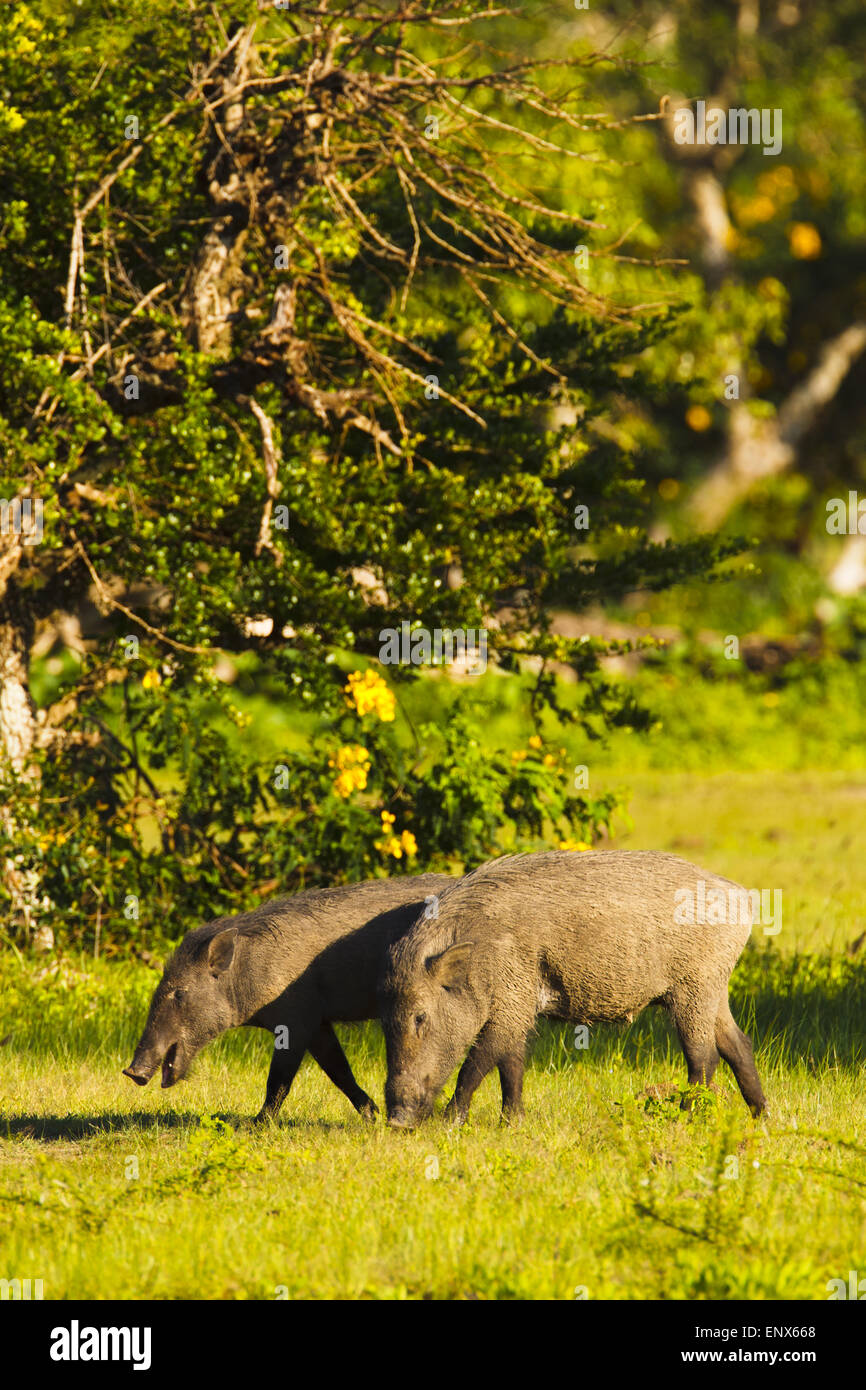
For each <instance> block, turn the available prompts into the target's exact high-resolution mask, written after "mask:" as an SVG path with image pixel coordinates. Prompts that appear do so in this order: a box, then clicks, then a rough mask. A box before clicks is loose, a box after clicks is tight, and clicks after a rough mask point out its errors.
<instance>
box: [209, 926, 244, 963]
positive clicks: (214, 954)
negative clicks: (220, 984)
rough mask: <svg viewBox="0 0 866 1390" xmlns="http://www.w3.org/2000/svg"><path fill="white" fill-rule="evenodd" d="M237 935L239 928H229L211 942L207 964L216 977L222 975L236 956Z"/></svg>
mask: <svg viewBox="0 0 866 1390" xmlns="http://www.w3.org/2000/svg"><path fill="white" fill-rule="evenodd" d="M237 934H238V929H237V927H228V928H227V929H226V930H225V931H221V932H218V933H217V935H216V936H215V937H214V938H213V940H212V941H211V943H210V946H209V947H208V952H207V964H208V969H209V970H212V971H213V973H214V974H215V975H221V974H222V973H223V971H224V970H228V968H229V966H230V965H231V963H232V960H233V959H234V954H235V937H236V936H237Z"/></svg>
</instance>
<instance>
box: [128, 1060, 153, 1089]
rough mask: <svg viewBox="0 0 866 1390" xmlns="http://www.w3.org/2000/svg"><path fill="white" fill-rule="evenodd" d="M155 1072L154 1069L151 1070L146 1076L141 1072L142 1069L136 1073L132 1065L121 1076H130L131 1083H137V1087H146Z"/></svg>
mask: <svg viewBox="0 0 866 1390" xmlns="http://www.w3.org/2000/svg"><path fill="white" fill-rule="evenodd" d="M153 1070H154V1069H153V1068H151V1070H150V1071H149V1072H148V1073H147V1074H146V1075H145V1073H144V1072H143V1071H141V1070H140V1069H139V1070H138V1071H136V1070H135V1068H134V1066H132V1065H130V1066H128V1067H124V1068H123V1072H122V1073H121V1074H122V1075H123V1076H128V1077H129V1079H130V1081H134V1082H135V1084H136V1086H146V1085H147V1083H148V1081H149V1080H150V1078H151V1077H152V1076H153Z"/></svg>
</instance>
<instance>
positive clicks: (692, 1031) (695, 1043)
mask: <svg viewBox="0 0 866 1390" xmlns="http://www.w3.org/2000/svg"><path fill="white" fill-rule="evenodd" d="M670 1012H671V1016H672V1018H673V1021H674V1025H675V1027H676V1030H677V1033H678V1034H679V1039H680V1043H681V1045H682V1049H683V1052H684V1053H685V1058H686V1065H687V1066H688V1069H689V1085H690V1086H702V1085H703V1086H709V1084H710V1082H711V1081H712V1079H713V1076H714V1075H715V1071H716V1067H717V1066H718V1065H719V1054H718V1051H717V1049H716V1042H715V1037H714V1031H713V1030H714V1025H715V1014H716V1009H715V1007H714V1005H711V1006H710V1007H709V1008H704V1007H703V1005H696V1003H695V1000H694V999H693V998H690V999H688V1000H687V1001H685V1002H684V1004H683V1005H679V1006H678V1003H677V1002H676V1001H674V1002H673V1003H672V1004H671V1006H670ZM708 1019H710V1020H712V1022H709V1023H708V1022H707V1020H708ZM682 1108H683V1110H691V1108H692V1101H691V1097H690V1096H684V1097H683V1102H682Z"/></svg>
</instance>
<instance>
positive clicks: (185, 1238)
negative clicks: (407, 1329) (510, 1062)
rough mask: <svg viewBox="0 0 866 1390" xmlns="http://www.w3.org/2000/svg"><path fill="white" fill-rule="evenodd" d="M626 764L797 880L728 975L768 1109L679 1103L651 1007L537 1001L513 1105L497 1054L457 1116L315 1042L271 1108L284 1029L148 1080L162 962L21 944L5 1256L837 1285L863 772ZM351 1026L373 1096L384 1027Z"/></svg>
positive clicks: (199, 1267)
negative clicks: (140, 1060)
mask: <svg viewBox="0 0 866 1390" xmlns="http://www.w3.org/2000/svg"><path fill="white" fill-rule="evenodd" d="M612 777H613V778H614V779H615V780H622V775H621V774H612ZM628 780H629V781H630V784H631V787H632V791H633V800H632V813H633V819H634V825H633V829H631V830H630V831H629V832H628V833H627V834H625V835H624V836H623V838H622V840H621V841H620V843H621V844H622V845H623V846H625V847H630V848H645V847H653V848H663V849H673V850H676V851H677V852H679V853H682V854H683V855H685V856H686V857H689V858H692V859H694V860H695V861H696V862H697V863H699V864H703V865H705V866H706V867H708V868H711V869H714V870H717V871H719V872H722V873H725V874H730V875H732V876H734V877H736V878H738V879H739V880H740V881H741V882H743V883H745V884H746V886H748V887H759V888H777V887H778V888H781V889H782V891H783V895H784V899H783V901H784V917H783V925H782V930H781V931H780V932H779V933H778V934H776V935H774V936H772V937H769V938H766V939H764V940H761V939H760V938H758V939H756V941H755V943H754V946H752V947H750V948H749V950H748V951H747V953H746V955H745V956H744V958H743V961H742V962H741V965H740V966H739V967H738V970H737V973H736V975H735V978H734V989H733V997H734V1012H735V1014H736V1016H737V1017H738V1019H739V1020H740V1022H741V1023H742V1025H743V1026H744V1027H746V1028H748V1029H749V1031H750V1032H751V1033H752V1034H753V1037H754V1040H755V1043H756V1052H757V1062H758V1068H759V1071H760V1073H761V1076H762V1079H763V1081H764V1086H765V1089H766V1091H767V1093H768V1096H769V1099H770V1105H771V1111H770V1117H769V1119H768V1120H767V1121H766V1122H761V1123H755V1122H753V1121H752V1120H751V1119H750V1118H749V1115H748V1113H747V1111H746V1107H745V1106H744V1105H743V1103H742V1101H741V1100H740V1097H739V1095H738V1093H737V1091H736V1088H735V1086H734V1083H733V1078H732V1077H731V1074H730V1072H729V1071H728V1070H727V1068H726V1067H725V1066H724V1064H723V1065H722V1066H721V1067H720V1069H719V1072H718V1073H717V1078H716V1082H715V1084H714V1088H713V1089H712V1090H710V1091H708V1092H705V1093H702V1094H701V1096H700V1097H699V1100H698V1104H697V1105H696V1107H695V1108H694V1110H693V1111H692V1112H691V1113H685V1112H683V1111H681V1110H680V1108H679V1099H680V1094H679V1090H680V1087H681V1086H682V1085H683V1083H684V1068H683V1065H682V1060H681V1057H680V1055H679V1052H678V1048H677V1045H676V1042H675V1040H674V1039H673V1037H672V1035H671V1033H670V1030H669V1028H668V1025H667V1023H666V1021H665V1019H664V1018H663V1017H661V1016H655V1015H654V1014H652V1013H647V1014H646V1015H644V1016H643V1017H642V1018H641V1019H639V1020H638V1021H636V1023H635V1024H634V1025H632V1026H631V1027H630V1028H628V1029H625V1030H622V1031H619V1030H615V1029H602V1030H598V1031H597V1032H594V1033H593V1034H592V1035H591V1038H590V1045H589V1047H588V1049H586V1050H583V1051H581V1050H578V1049H576V1048H575V1047H574V1037H573V1030H570V1029H568V1028H566V1027H565V1026H562V1027H558V1026H547V1025H544V1026H543V1027H542V1029H541V1031H540V1033H539V1036H538V1038H537V1040H536V1043H535V1046H534V1049H533V1061H532V1065H531V1067H530V1069H529V1071H528V1074H527V1083H526V1095H525V1099H526V1104H527V1118H526V1120H525V1122H524V1124H523V1125H522V1127H521V1128H519V1129H517V1130H503V1129H501V1128H500V1127H499V1126H498V1123H497V1119H498V1105H497V1101H498V1086H497V1085H496V1084H495V1081H494V1079H493V1078H491V1079H489V1080H488V1081H487V1082H485V1084H484V1086H483V1087H482V1088H481V1090H480V1092H479V1094H478V1096H477V1097H476V1101H475V1104H474V1107H473V1111H472V1115H471V1118H470V1122H469V1124H468V1125H467V1127H466V1128H465V1129H464V1130H463V1131H462V1132H459V1133H457V1132H454V1131H452V1130H450V1129H449V1128H447V1127H446V1126H445V1125H444V1124H443V1122H442V1121H441V1120H440V1119H438V1118H437V1119H434V1120H432V1121H431V1122H429V1123H428V1124H427V1125H426V1126H425V1127H423V1128H422V1129H420V1130H419V1131H417V1132H416V1133H415V1134H412V1135H405V1134H399V1133H392V1132H390V1131H388V1130H387V1129H386V1128H385V1126H384V1125H383V1124H381V1123H380V1124H379V1125H377V1126H375V1127H373V1128H368V1127H366V1126H365V1125H364V1124H363V1122H362V1121H361V1120H360V1119H358V1118H357V1117H356V1115H355V1113H354V1111H352V1110H351V1108H350V1106H349V1105H348V1103H347V1102H346V1100H345V1099H344V1098H343V1097H342V1096H341V1095H340V1094H339V1093H338V1092H337V1091H336V1090H335V1089H334V1088H333V1087H332V1086H331V1085H330V1083H329V1082H328V1081H327V1080H326V1079H325V1077H324V1076H323V1075H322V1073H320V1072H319V1071H318V1069H317V1068H316V1067H315V1066H314V1065H313V1064H312V1063H311V1062H309V1060H308V1061H307V1062H306V1063H305V1064H304V1066H303V1067H302V1070H301V1072H300V1074H299V1076H298V1079H297V1081H296V1083H295V1087H294V1089H293V1091H292V1094H291V1096H290V1097H289V1100H288V1102H287V1104H286V1106H285V1108H284V1112H283V1116H282V1118H281V1121H280V1123H279V1124H278V1125H273V1126H270V1127H268V1128H267V1129H266V1130H264V1131H255V1132H253V1131H250V1130H249V1129H247V1128H246V1127H245V1125H244V1124H243V1123H242V1122H243V1120H244V1118H245V1117H247V1116H249V1115H251V1114H252V1113H254V1112H255V1111H256V1110H257V1109H258V1106H259V1104H260V1103H261V1099H262V1096H263V1093H264V1080H265V1074H266V1070H267V1058H268V1053H269V1044H270V1039H269V1038H267V1037H266V1036H265V1035H264V1034H261V1035H260V1034H256V1033H252V1032H250V1033H246V1032H239V1033H237V1034H234V1035H230V1036H227V1037H225V1038H224V1039H221V1040H220V1041H219V1042H218V1043H216V1044H214V1045H212V1046H211V1047H210V1048H209V1049H207V1050H206V1051H205V1052H204V1053H203V1054H202V1055H201V1057H200V1058H199V1060H198V1063H197V1064H196V1066H195V1067H194V1069H193V1074H192V1076H191V1077H190V1079H188V1080H187V1081H185V1082H183V1083H181V1084H180V1085H179V1086H178V1087H176V1088H174V1089H173V1090H170V1091H167V1092H163V1091H160V1090H159V1089H154V1086H153V1084H152V1085H151V1086H150V1087H149V1088H148V1089H147V1090H144V1091H141V1090H138V1089H136V1088H134V1087H133V1086H131V1085H130V1083H129V1082H128V1081H127V1080H126V1078H124V1077H122V1076H121V1075H120V1068H121V1066H124V1065H126V1064H127V1062H128V1061H129V1058H130V1056H131V1052H132V1046H133V1043H134V1041H135V1039H136V1037H137V1033H138V1031H139V1029H140V1026H141V1024H142V1022H143V1016H144V1012H145V1008H146V1003H147V999H148V997H149V993H150V991H151V989H152V987H153V985H154V983H155V981H156V978H157V977H156V975H155V974H154V973H153V972H152V971H149V970H147V969H146V968H145V967H144V966H140V965H138V964H116V963H109V964H103V963H102V962H98V963H96V964H94V963H93V962H92V961H82V960H74V959H71V958H66V959H65V960H64V961H63V962H61V963H60V965H59V966H56V965H55V966H46V964H45V962H44V958H43V959H42V960H40V961H38V962H35V961H33V960H19V959H18V958H17V956H16V955H15V954H14V953H13V952H12V951H6V952H5V953H4V954H3V956H2V957H0V961H2V966H0V968H2V984H3V989H2V1003H0V1037H2V1038H3V1039H4V1045H3V1046H2V1048H0V1251H2V1255H0V1264H2V1269H0V1277H8V1278H12V1277H16V1276H17V1277H19V1278H31V1279H39V1278H41V1279H42V1280H43V1281H44V1292H45V1297H46V1298H86V1299H106V1298H117V1297H121V1298H127V1297H128V1298H194V1299H202V1298H220V1299H226V1298H227V1299H274V1298H278V1297H290V1298H293V1297H313V1298H327V1297H351V1298H375V1299H400V1298H409V1299H416V1298H440V1299H442V1298H444V1299H450V1298H483V1299H508V1298H516V1299H528V1298H553V1299H574V1298H583V1297H587V1298H613V1299H630V1298H675V1299H684V1298H703V1299H728V1298H765V1299H775V1298H795V1299H826V1298H827V1297H828V1292H827V1288H826V1285H827V1282H828V1281H829V1280H831V1279H835V1278H841V1279H844V1280H846V1281H847V1279H848V1274H849V1271H850V1270H856V1271H859V1272H860V1276H861V1277H862V1276H863V1275H864V1274H866V1181H864V1177H863V1174H864V1171H866V1162H864V1160H866V1086H864V1084H863V1061H864V1041H866V1026H864V1021H866V950H863V949H860V950H858V951H856V952H855V953H854V954H851V953H850V952H848V951H847V949H846V948H847V947H848V946H849V945H850V944H851V943H852V942H854V941H855V939H856V938H857V937H858V936H859V935H860V934H861V933H862V932H863V931H864V930H866V896H864V894H863V891H862V884H861V882H860V869H861V866H862V865H863V864H864V863H866V817H864V806H866V775H864V774H857V773H845V774H842V773H830V772H818V771H814V772H809V773H797V774H793V773H788V774H782V775H779V774H775V773H774V774H770V773H767V774H762V773H755V772H738V773H725V774H720V775H718V776H713V777H701V776H699V775H696V774H693V773H684V774H679V775H670V774H657V773H652V772H642V773H640V774H635V775H634V776H633V777H631V778H630V779H628ZM46 971H48V972H49V973H48V974H45V973H44V972H46ZM40 976H42V978H40ZM340 1031H341V1034H342V1037H343V1040H344V1043H345V1046H346V1050H347V1053H348V1055H349V1058H350V1061H351V1063H352V1065H353V1067H354V1069H355V1071H356V1075H357V1076H358V1079H359V1081H360V1083H361V1085H362V1086H364V1087H365V1089H367V1090H368V1091H370V1092H371V1093H372V1094H373V1095H374V1096H376V1097H378V1098H381V1092H382V1086H383V1081H384V1054H383V1049H382V1046H381V1039H380V1035H379V1032H378V1028H377V1027H376V1025H372V1024H370V1025H364V1026H355V1027H350V1026H346V1027H344V1028H342V1029H341V1030H340ZM6 1035H9V1036H8V1037H7V1036H6Z"/></svg>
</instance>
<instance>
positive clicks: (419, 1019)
mask: <svg viewBox="0 0 866 1390" xmlns="http://www.w3.org/2000/svg"><path fill="white" fill-rule="evenodd" d="M426 1022H427V1015H426V1014H416V1015H415V1027H416V1028H420V1027H421V1025H422V1024H424V1023H426Z"/></svg>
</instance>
